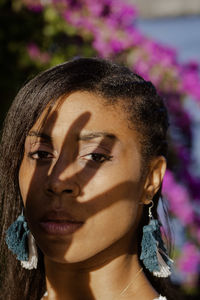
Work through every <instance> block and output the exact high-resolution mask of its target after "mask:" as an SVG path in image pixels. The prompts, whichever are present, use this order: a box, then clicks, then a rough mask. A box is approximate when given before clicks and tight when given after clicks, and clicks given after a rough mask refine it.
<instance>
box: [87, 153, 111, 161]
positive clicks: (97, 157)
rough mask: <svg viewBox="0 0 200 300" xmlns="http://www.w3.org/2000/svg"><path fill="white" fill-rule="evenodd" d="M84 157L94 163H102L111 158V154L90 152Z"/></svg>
mask: <svg viewBox="0 0 200 300" xmlns="http://www.w3.org/2000/svg"><path fill="white" fill-rule="evenodd" d="M84 158H85V159H87V160H90V161H94V162H96V163H103V162H105V161H108V160H111V158H112V156H109V155H106V154H102V153H90V154H87V155H85V156H84Z"/></svg>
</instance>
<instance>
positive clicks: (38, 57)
mask: <svg viewBox="0 0 200 300" xmlns="http://www.w3.org/2000/svg"><path fill="white" fill-rule="evenodd" d="M27 51H28V54H29V56H30V58H31V59H32V60H35V61H39V62H40V63H44V64H45V63H48V62H49V60H50V58H51V57H50V55H49V54H48V53H47V52H41V51H40V49H39V47H38V46H37V45H36V44H35V43H30V44H28V46H27Z"/></svg>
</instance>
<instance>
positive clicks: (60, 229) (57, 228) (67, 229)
mask: <svg viewBox="0 0 200 300" xmlns="http://www.w3.org/2000/svg"><path fill="white" fill-rule="evenodd" d="M82 225H83V223H82V222H80V223H76V222H69V221H63V222H55V221H47V222H40V226H41V227H42V229H43V230H44V231H45V232H46V233H48V234H52V235H67V234H71V233H73V232H75V231H76V230H78V229H79V228H80V227H81V226H82Z"/></svg>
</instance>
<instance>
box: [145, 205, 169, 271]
mask: <svg viewBox="0 0 200 300" xmlns="http://www.w3.org/2000/svg"><path fill="white" fill-rule="evenodd" d="M151 203H152V205H151V206H150V207H149V224H148V225H145V226H144V227H143V237H142V252H141V255H140V259H141V260H142V261H143V263H144V266H145V267H146V268H147V269H148V270H149V271H150V272H152V273H153V275H154V276H156V277H168V276H170V275H171V270H170V268H171V267H172V264H173V260H172V259H170V258H169V256H168V255H167V250H166V248H165V245H164V242H163V240H162V237H161V232H160V225H161V224H160V222H159V221H158V220H156V219H153V215H152V212H151V209H152V207H153V206H154V203H153V201H152V200H151Z"/></svg>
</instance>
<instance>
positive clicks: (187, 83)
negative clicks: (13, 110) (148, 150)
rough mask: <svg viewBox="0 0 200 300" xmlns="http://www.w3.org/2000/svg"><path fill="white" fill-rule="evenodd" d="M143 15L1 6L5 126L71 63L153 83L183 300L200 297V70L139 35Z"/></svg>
mask: <svg viewBox="0 0 200 300" xmlns="http://www.w3.org/2000/svg"><path fill="white" fill-rule="evenodd" d="M138 17H139V16H138V13H137V8H136V7H134V6H133V5H130V4H128V3H127V2H126V1H123V0H102V1H99V0H34V1H33V0H14V1H11V0H1V1H0V66H1V72H0V92H1V98H0V99H1V114H0V123H1V125H2V123H3V119H4V117H5V114H6V112H7V110H8V108H9V106H10V105H11V103H12V100H13V98H14V96H15V95H16V93H17V91H18V90H19V89H20V87H21V86H22V85H23V84H24V83H25V82H26V81H27V80H29V79H31V78H32V77H34V76H35V75H36V74H37V73H38V72H40V71H42V70H44V69H46V68H48V67H51V66H54V65H56V64H59V63H62V62H64V61H66V60H68V59H71V58H73V57H77V56H83V57H89V56H100V57H104V58H109V59H112V60H114V61H116V62H119V63H123V64H125V65H127V66H128V67H130V68H131V69H132V70H134V71H135V72H136V73H139V74H140V75H141V76H143V77H144V78H145V79H146V80H151V81H152V82H153V83H154V84H155V85H156V87H157V89H158V90H159V93H160V94H161V95H162V96H163V97H164V99H165V102H166V105H167V107H168V109H169V113H170V123H171V128H170V131H169V144H170V149H169V158H168V170H167V173H166V176H165V180H164V184H163V196H164V198H165V200H166V203H167V206H168V209H169V212H170V218H171V223H172V225H173V227H174V232H175V233H174V236H175V239H174V242H175V252H174V255H175V262H176V263H175V269H174V273H173V281H174V283H175V284H176V285H178V286H180V288H181V290H182V291H183V293H184V295H185V296H184V297H185V299H200V294H199V283H200V188H199V187H200V178H199V176H198V175H197V174H196V172H194V169H195V161H194V159H193V157H192V146H193V145H192V131H191V126H192V117H191V116H190V114H189V113H188V111H187V109H186V105H185V103H186V102H187V103H188V102H189V101H191V102H197V103H198V105H199V104H200V78H199V64H198V63H197V62H194V61H193V62H188V63H184V64H180V63H179V62H178V53H176V51H174V50H172V49H170V48H167V47H166V46H163V45H161V44H159V43H158V42H156V41H154V40H151V39H149V38H147V37H146V36H144V35H143V34H142V33H141V32H140V30H139V29H138V28H137V25H136V22H135V21H136V20H137V18H138ZM177 237H178V238H177ZM180 237H181V238H180Z"/></svg>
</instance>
